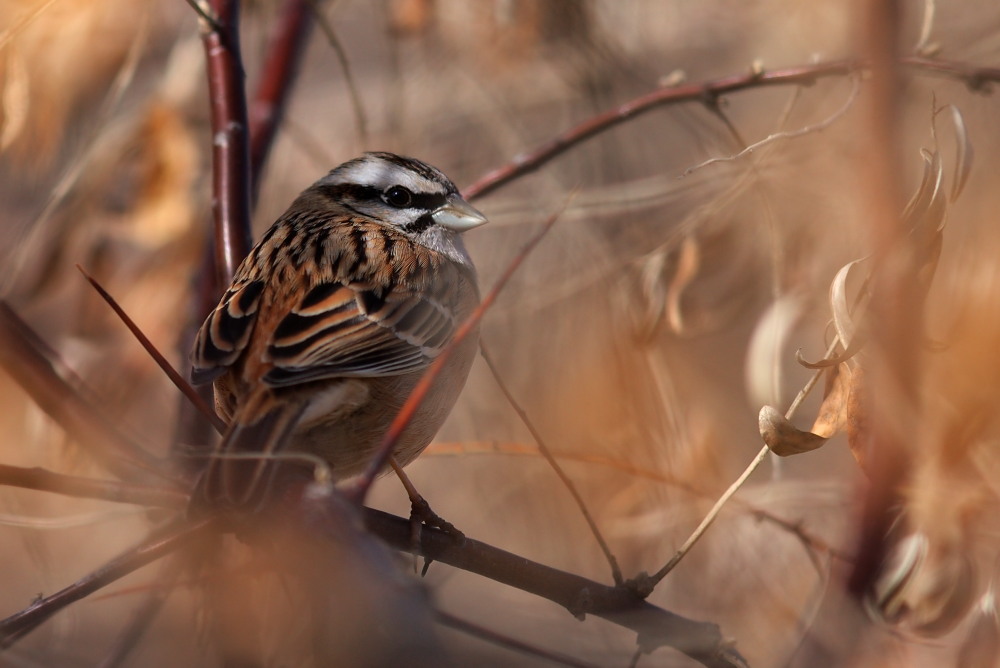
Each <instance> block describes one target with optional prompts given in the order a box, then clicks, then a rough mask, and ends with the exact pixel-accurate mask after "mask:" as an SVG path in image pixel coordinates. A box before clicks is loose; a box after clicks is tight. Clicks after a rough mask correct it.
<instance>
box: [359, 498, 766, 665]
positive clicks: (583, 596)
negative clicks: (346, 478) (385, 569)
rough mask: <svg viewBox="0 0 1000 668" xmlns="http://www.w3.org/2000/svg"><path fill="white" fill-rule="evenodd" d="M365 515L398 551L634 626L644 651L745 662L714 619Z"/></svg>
mask: <svg viewBox="0 0 1000 668" xmlns="http://www.w3.org/2000/svg"><path fill="white" fill-rule="evenodd" d="M364 520H365V526H367V527H368V530H369V531H371V532H372V533H374V534H375V535H376V536H378V537H379V538H381V539H382V540H384V541H386V542H387V543H389V544H390V545H392V546H393V547H395V548H397V549H399V550H402V551H410V550H412V549H414V548H417V550H418V552H419V554H421V555H423V556H424V557H426V558H428V559H432V560H434V561H440V562H442V563H445V564H448V565H449V566H453V567H455V568H460V569H462V570H464V571H468V572H470V573H476V574H478V575H482V576H483V577H487V578H489V579H491V580H494V581H495V582H499V583H501V584H506V585H508V586H510V587H514V588H516V589H520V590H522V591H526V592H528V593H531V594H535V595H536V596H540V597H542V598H545V599H548V600H550V601H552V602H553V603H557V604H558V605H561V606H563V607H564V608H566V609H567V610H569V612H570V613H571V614H573V615H575V616H577V617H582V616H583V615H587V614H591V615H594V616H596V617H600V618H602V619H605V620H607V621H609V622H612V623H613V624H617V625H619V626H623V627H625V628H628V629H630V630H632V631H635V632H636V633H637V634H638V643H639V647H640V649H641V650H642V651H644V652H647V653H648V652H652V651H653V650H655V649H657V648H659V647H663V646H668V647H673V648H674V649H676V650H678V651H680V652H683V653H684V654H687V655H688V656H690V657H691V658H693V659H695V660H696V661H698V662H700V663H701V664H703V665H705V666H711V667H712V668H723V667H725V668H732V667H733V666H745V665H746V662H745V660H744V659H743V658H742V657H741V656H740V654H739V653H738V652H737V651H736V650H735V649H734V648H733V647H732V646H731V645H730V644H728V643H727V642H726V641H725V640H724V639H723V637H722V634H721V633H720V631H719V627H718V626H717V625H716V624H712V623H710V622H698V621H694V620H691V619H687V618H685V617H681V616H680V615H676V614H674V613H672V612H669V611H668V610H664V609H663V608H659V607H657V606H655V605H652V604H651V603H648V602H646V601H644V600H643V599H641V598H639V597H638V596H637V595H636V594H635V593H633V592H632V591H631V590H630V589H629V588H627V587H611V586H608V585H604V584H601V583H600V582H595V581H593V580H588V579H587V578H584V577H580V576H578V575H574V574H572V573H566V572H565V571H560V570H557V569H555V568H552V567H550V566H545V565H542V564H539V563H537V562H534V561H530V560H528V559H525V558H524V557H520V556H518V555H516V554H512V553H510V552H506V551H504V550H500V549H497V548H495V547H491V546H489V545H486V544H485V543H480V542H479V541H477V540H473V539H470V538H466V539H465V540H464V541H463V542H462V543H461V544H456V542H455V540H454V538H453V537H452V536H451V535H450V534H447V533H445V532H442V531H440V530H437V529H432V528H425V529H424V530H423V531H422V532H421V534H420V541H419V544H418V545H415V544H414V541H413V535H412V532H411V529H410V522H409V520H405V519H403V518H401V517H395V516H394V515H390V514H388V513H385V512H382V511H380V510H374V509H372V508H365V509H364Z"/></svg>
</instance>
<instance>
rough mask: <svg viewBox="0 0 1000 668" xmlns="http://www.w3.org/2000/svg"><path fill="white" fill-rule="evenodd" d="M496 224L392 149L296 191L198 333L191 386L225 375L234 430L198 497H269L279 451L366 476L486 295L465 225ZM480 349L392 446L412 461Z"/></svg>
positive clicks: (220, 405)
mask: <svg viewBox="0 0 1000 668" xmlns="http://www.w3.org/2000/svg"><path fill="white" fill-rule="evenodd" d="M485 222H486V218H485V217H484V216H483V215H482V214H481V213H480V212H479V211H477V210H476V209H474V208H473V207H472V206H470V205H469V204H468V203H467V202H466V201H465V200H463V199H462V197H461V196H460V195H459V193H458V189H457V188H456V187H455V185H454V184H453V183H452V182H451V181H450V180H449V179H448V178H447V177H446V176H445V175H444V174H442V173H441V172H440V171H439V170H438V169H435V168H434V167H432V166H430V165H428V164H426V163H423V162H421V161H419V160H414V159H412V158H405V157H401V156H398V155H394V154H392V153H366V154H364V155H363V156H362V157H360V158H356V159H354V160H351V161H349V162H346V163H344V164H342V165H340V166H339V167H337V168H336V169H334V170H333V171H331V172H330V173H329V174H327V175H326V176H324V177H323V178H321V179H320V180H319V181H317V182H316V183H314V184H313V185H312V186H310V187H309V188H307V189H306V190H305V191H304V192H303V193H302V194H301V195H299V196H298V198H297V199H296V200H295V201H294V202H293V203H292V205H291V206H290V207H289V208H288V210H287V211H286V212H285V213H284V214H283V215H282V216H281V217H280V218H279V219H278V220H277V222H275V223H274V225H273V226H271V228H270V229H269V230H268V231H267V232H266V233H265V234H264V236H263V238H262V239H261V240H260V241H259V242H258V243H257V245H256V246H255V247H254V248H253V250H252V251H251V252H250V254H249V255H248V256H247V257H246V259H244V260H243V262H242V264H240V266H239V268H238V269H237V271H236V275H235V276H234V277H233V281H232V285H231V286H230V287H229V289H228V290H226V292H225V294H224V295H223V296H222V299H221V300H220V302H219V304H218V306H216V308H215V310H214V311H213V312H212V313H211V315H209V316H208V319H207V320H205V323H204V324H203V325H202V327H201V329H200V330H199V332H198V335H197V338H196V340H195V344H194V349H193V351H192V353H191V362H192V372H191V377H192V381H193V382H195V383H206V382H209V381H214V390H215V401H216V411H217V412H218V414H219V415H220V417H222V418H223V419H224V420H225V421H226V422H227V423H228V425H229V426H228V429H227V430H226V432H225V434H224V436H223V439H222V442H221V443H220V445H219V447H218V449H217V450H216V452H217V453H219V454H220V455H221V456H216V457H213V458H212V459H211V461H210V462H209V464H208V467H207V469H206V471H205V473H204V474H203V477H202V479H201V482H200V484H199V489H198V491H197V492H196V497H201V499H202V501H203V502H207V503H209V504H211V505H213V506H220V505H221V506H225V507H247V506H250V505H253V504H256V503H259V501H260V500H261V499H262V498H263V496H264V494H265V493H266V490H267V487H268V484H269V482H268V481H269V477H270V476H271V475H272V474H273V470H274V467H273V466H272V465H270V464H269V463H268V455H271V454H272V453H274V452H276V451H277V450H278V449H280V448H287V449H288V450H292V451H300V452H305V453H309V454H311V455H315V456H318V457H320V458H322V459H323V460H325V461H326V462H327V463H328V464H329V466H330V468H331V470H332V472H333V474H334V476H335V477H337V478H343V477H347V476H350V475H353V474H356V473H359V472H360V471H361V470H363V469H364V467H365V466H366V464H367V463H368V461H369V459H370V458H371V456H372V454H373V453H374V451H375V450H376V449H377V447H378V445H379V443H380V441H381V439H382V437H383V435H384V434H385V432H386V430H387V428H388V427H389V424H390V423H391V422H392V420H393V418H394V417H395V416H396V413H397V412H398V411H399V409H400V408H401V407H402V405H403V403H404V402H405V401H406V398H407V397H408V396H409V394H410V391H411V390H412V389H413V387H414V386H415V384H416V383H417V381H418V380H419V379H420V377H421V375H422V374H423V372H424V370H425V369H426V368H427V366H428V365H429V364H430V363H431V361H433V360H434V358H435V357H437V356H438V354H439V353H440V352H441V351H442V349H443V348H444V346H445V345H446V344H447V343H448V342H449V340H450V339H451V336H452V334H453V333H454V331H455V329H456V328H457V327H458V326H459V325H460V324H461V323H462V322H463V321H464V320H465V319H466V318H467V317H468V316H469V314H470V313H471V312H472V310H473V309H474V308H475V307H476V305H477V304H478V303H479V291H478V288H477V286H476V272H475V268H474V267H473V264H472V260H471V259H470V258H469V255H468V253H467V252H466V250H465V247H464V245H463V244H462V240H461V238H460V236H459V234H460V233H461V232H463V231H465V230H468V229H471V228H473V227H477V226H479V225H482V224H483V223H485ZM476 348H477V337H476V336H471V337H469V338H466V339H465V340H464V341H463V342H462V343H461V345H460V346H459V347H458V349H457V350H456V351H455V354H454V355H453V356H451V357H450V359H449V362H448V365H447V367H446V368H445V369H444V371H443V373H442V374H441V375H440V376H439V377H438V379H437V380H436V381H435V383H434V387H433V389H432V390H431V392H430V394H429V395H428V396H427V398H426V399H425V401H424V402H423V404H422V406H421V408H420V410H419V411H418V412H417V414H416V415H415V416H414V418H413V420H412V421H411V422H410V423H409V426H408V427H407V428H406V430H405V431H404V432H403V434H402V436H401V438H400V439H399V441H398V442H397V444H396V449H395V452H394V457H395V461H396V463H398V464H399V465H400V466H404V465H406V464H407V463H409V462H410V461H412V460H413V459H414V458H415V457H416V456H417V455H419V454H420V452H421V451H422V450H423V449H424V448H425V447H426V446H427V444H428V443H429V442H430V441H431V439H432V438H433V437H434V434H435V433H436V432H437V430H438V428H439V427H440V426H441V424H442V422H444V420H445V418H446V417H447V415H448V413H449V411H450V410H451V408H452V406H453V405H454V403H455V400H456V399H457V398H458V394H459V392H460V391H461V389H462V386H463V385H464V384H465V380H466V377H467V376H468V373H469V368H470V366H471V365H472V361H473V358H474V356H475V353H476ZM234 455H235V456H234ZM240 455H245V456H243V457H240Z"/></svg>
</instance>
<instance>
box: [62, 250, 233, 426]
mask: <svg viewBox="0 0 1000 668" xmlns="http://www.w3.org/2000/svg"><path fill="white" fill-rule="evenodd" d="M76 268H77V269H79V270H80V273H81V274H83V276H84V278H86V279H87V281H88V282H90V284H91V285H92V286H93V287H94V289H95V290H97V294H99V295H100V296H101V298H102V299H104V301H105V302H107V304H108V306H110V307H111V310H113V311H114V312H115V314H116V315H117V316H118V317H119V318H121V321H122V322H123V323H125V326H126V327H128V329H129V331H130V332H132V335H133V336H135V338H136V339H138V341H139V343H140V344H141V345H142V347H143V348H144V349H145V350H146V352H147V353H149V356H150V357H152V358H153V361H154V362H156V364H157V366H159V367H160V370H161V371H163V373H165V374H166V375H167V378H169V379H170V382H171V383H173V384H174V387H176V388H177V389H178V390H180V392H181V394H183V395H184V396H185V397H187V399H188V401H190V402H191V404H192V405H193V406H194V407H195V408H196V409H198V412H199V413H201V414H202V415H203V416H204V417H205V418H206V419H207V420H208V421H209V422H210V423H211V424H212V426H213V427H215V430H216V431H217V432H219V433H220V434H221V433H222V432H224V431H225V430H226V423H225V422H223V421H222V419H221V418H220V417H219V416H218V415H216V414H215V411H214V410H212V409H211V408H210V407H209V406H208V404H207V403H206V402H205V400H204V399H203V398H202V397H201V395H200V394H198V391H197V390H196V389H194V388H193V387H192V386H191V383H189V382H188V381H187V379H185V378H184V377H183V376H182V375H181V374H180V373H178V372H177V370H176V369H174V367H173V366H171V364H170V362H168V361H167V358H166V357H164V356H163V355H162V354H161V353H160V351H159V350H157V349H156V346H154V345H153V342H152V341H150V340H149V338H148V337H147V336H146V335H145V334H144V333H143V331H142V330H141V329H139V326H138V325H136V324H135V322H133V321H132V318H130V317H129V316H128V314H127V313H125V310H124V309H123V308H122V307H121V306H119V305H118V302H116V301H115V299H114V297H112V296H111V295H110V294H108V292H107V290H105V289H104V288H103V287H101V284H100V283H98V282H97V281H96V280H95V279H94V278H93V277H92V276H91V275H90V274H88V273H87V272H86V271H84V269H83V267H81V266H80V265H76Z"/></svg>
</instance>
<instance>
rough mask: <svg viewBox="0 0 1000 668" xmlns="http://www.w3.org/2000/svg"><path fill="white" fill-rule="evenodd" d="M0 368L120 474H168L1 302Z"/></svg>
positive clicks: (159, 462) (97, 456)
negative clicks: (102, 410)
mask: <svg viewBox="0 0 1000 668" xmlns="http://www.w3.org/2000/svg"><path fill="white" fill-rule="evenodd" d="M0 366H3V368H4V369H5V370H6V371H7V372H8V373H9V374H10V375H11V376H12V377H13V378H14V380H15V381H16V382H17V383H18V385H20V386H21V388H22V389H23V390H24V391H25V392H27V394H28V395H29V396H30V397H31V398H32V399H33V400H34V401H35V403H36V404H37V405H38V407H39V408H41V409H42V410H43V411H45V413H46V414H47V415H48V416H49V417H51V418H52V419H53V420H55V422H56V423H58V424H59V426H60V427H62V428H63V429H64V430H65V431H66V432H67V433H68V434H70V435H72V437H73V438H77V439H79V440H80V442H82V443H84V444H85V445H86V446H87V448H88V449H89V450H88V452H90V453H91V454H93V455H94V456H95V458H96V459H98V460H99V461H100V462H101V463H102V464H103V465H104V466H106V467H107V468H108V470H109V471H111V472H112V473H114V474H115V475H118V476H120V477H122V478H130V477H131V478H134V477H135V476H137V475H144V476H145V477H146V478H149V477H150V476H157V477H160V478H169V474H168V473H166V472H165V470H166V468H167V467H165V466H164V463H163V462H162V461H161V460H159V459H157V458H155V457H153V456H152V455H150V454H149V453H147V452H146V451H145V450H143V449H142V448H140V447H139V446H138V445H136V444H135V443H133V442H131V441H130V440H129V439H128V438H126V437H125V436H124V435H122V433H121V432H119V431H118V429H117V428H115V426H114V425H113V424H112V423H111V421H110V420H108V419H107V418H106V417H105V416H104V414H103V413H102V412H101V411H100V410H98V408H97V407H96V406H94V404H92V403H91V402H90V401H88V400H87V399H86V398H85V397H84V394H83V393H81V392H80V391H79V390H78V389H77V388H78V387H80V386H82V382H81V381H80V380H79V378H77V377H76V374H74V373H73V371H72V370H71V369H70V368H69V366H68V365H67V364H66V363H65V362H64V361H63V360H62V359H60V358H59V355H58V354H57V353H56V352H55V351H54V350H52V348H50V347H49V346H48V344H46V343H45V342H44V341H43V340H42V339H41V337H39V336H38V334H36V333H35V332H34V330H32V329H31V327H29V326H28V324H27V323H25V322H24V321H23V320H21V318H20V317H19V316H18V315H17V313H16V312H15V311H14V309H12V308H11V307H10V305H8V304H7V302H5V301H2V300H0Z"/></svg>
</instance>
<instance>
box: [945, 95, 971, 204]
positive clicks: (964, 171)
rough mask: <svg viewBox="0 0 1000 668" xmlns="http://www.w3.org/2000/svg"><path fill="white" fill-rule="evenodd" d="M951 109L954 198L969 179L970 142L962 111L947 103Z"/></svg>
mask: <svg viewBox="0 0 1000 668" xmlns="http://www.w3.org/2000/svg"><path fill="white" fill-rule="evenodd" d="M948 108H950V109H951V120H952V123H953V124H954V125H955V144H956V147H957V152H956V154H955V178H954V183H952V184H951V199H952V200H956V199H958V196H959V195H961V194H962V190H964V189H965V182H966V181H968V180H969V172H970V171H972V142H970V141H969V131H968V129H966V127H965V119H964V118H963V117H962V112H961V111H959V110H958V107H956V106H955V105H953V104H949V105H948Z"/></svg>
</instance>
